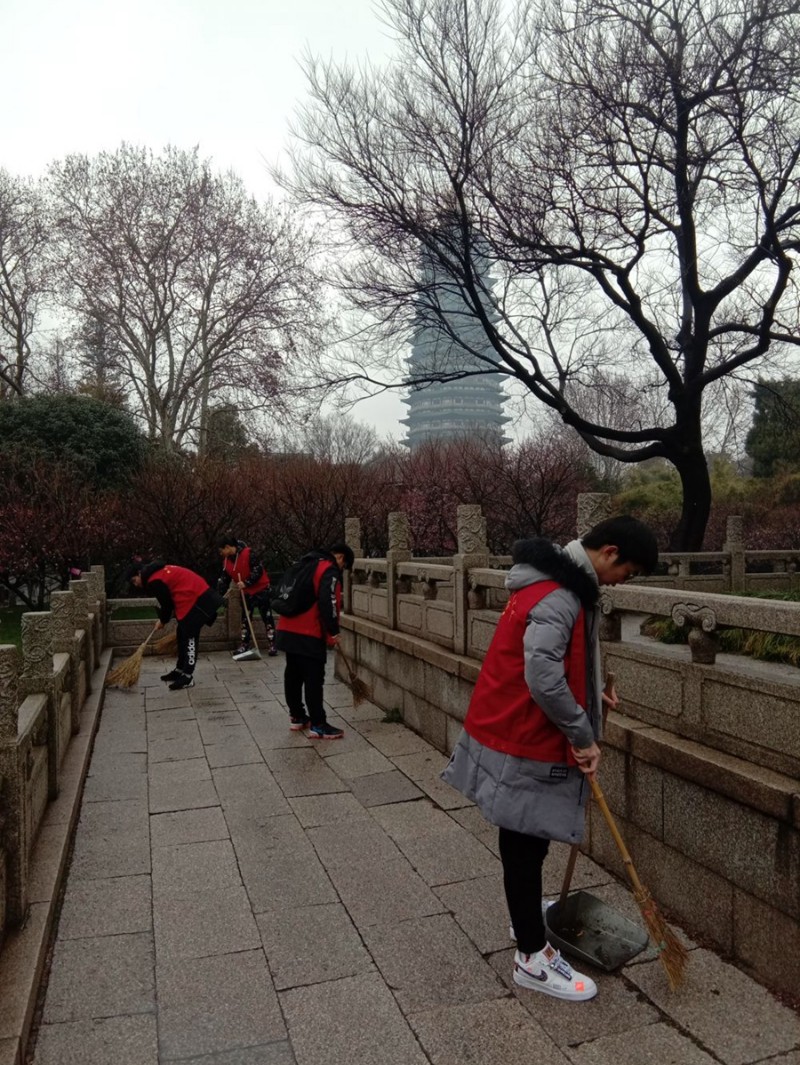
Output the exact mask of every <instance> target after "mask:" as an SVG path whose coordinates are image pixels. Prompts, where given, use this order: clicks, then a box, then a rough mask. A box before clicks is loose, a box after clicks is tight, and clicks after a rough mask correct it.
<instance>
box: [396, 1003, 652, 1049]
mask: <svg viewBox="0 0 800 1065" xmlns="http://www.w3.org/2000/svg"><path fill="white" fill-rule="evenodd" d="M409 1022H410V1024H411V1027H412V1028H413V1029H414V1031H415V1032H416V1034H417V1038H418V1039H419V1041H420V1043H421V1044H422V1047H423V1049H424V1050H425V1052H426V1054H427V1055H428V1059H429V1060H430V1061H431V1062H433V1065H464V1063H465V1062H475V1063H476V1065H478V1063H480V1065H509V1063H510V1062H532V1061H537V1062H538V1061H546V1062H548V1065H569V1059H568V1058H567V1057H565V1056H564V1054H563V1053H562V1052H561V1051H560V1050H559V1049H558V1047H556V1046H555V1044H554V1043H552V1042H551V1041H550V1039H548V1037H547V1035H546V1034H545V1032H544V1031H543V1029H542V1028H541V1027H540V1026H539V1025H538V1024H537V1023H536V1021H534V1019H533V1018H532V1017H531V1015H530V1014H529V1013H527V1012H526V1011H525V1010H524V1009H523V1008H522V1006H520V1004H519V1003H518V1002H515V1001H514V1000H513V999H510V998H506V999H498V1000H496V1001H493V1002H479V1003H471V1004H469V1005H467V1006H449V1007H442V1008H440V1009H435V1010H427V1011H421V1012H419V1013H414V1014H412V1015H411V1017H409ZM620 1062H625V1065H629V1062H628V1061H627V1060H626V1059H625V1058H624V1057H620V1058H618V1059H617V1063H616V1065H619V1063H620ZM609 1065H610V1063H609ZM661 1065H664V1062H663V1061H662V1063H661Z"/></svg>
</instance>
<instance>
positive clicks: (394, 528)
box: [386, 510, 411, 629]
mask: <svg viewBox="0 0 800 1065" xmlns="http://www.w3.org/2000/svg"><path fill="white" fill-rule="evenodd" d="M410 558H411V528H410V526H409V524H408V515H407V514H405V513H403V511H401V510H393V511H392V512H391V513H390V514H389V550H388V551H387V552H386V618H387V624H388V626H389V628H390V629H396V628H397V587H396V585H397V563H398V562H408V560H409V559H410Z"/></svg>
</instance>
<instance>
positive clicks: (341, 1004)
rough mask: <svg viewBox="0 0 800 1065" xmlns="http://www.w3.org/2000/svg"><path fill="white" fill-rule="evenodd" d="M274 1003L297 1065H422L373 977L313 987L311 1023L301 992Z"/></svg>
mask: <svg viewBox="0 0 800 1065" xmlns="http://www.w3.org/2000/svg"><path fill="white" fill-rule="evenodd" d="M280 1001H281V1006H282V1008H283V1012H284V1015H285V1017H286V1023H287V1026H288V1029H289V1039H290V1041H291V1044H292V1047H293V1048H294V1052H295V1057H296V1059H297V1063H298V1065H342V1063H343V1062H352V1063H353V1065H356V1063H357V1065H427V1058H426V1057H425V1055H424V1054H423V1053H422V1050H421V1049H420V1047H419V1044H418V1043H417V1041H416V1040H415V1038H414V1035H413V1033H412V1032H411V1029H410V1028H409V1026H408V1023H407V1021H406V1019H405V1018H404V1017H403V1015H402V1013H401V1012H400V1009H399V1007H398V1005H397V1002H396V1001H395V999H394V996H393V995H392V993H391V991H390V990H389V988H388V987H387V986H386V984H385V983H384V981H383V980H382V979H381V977H380V975H379V974H378V973H367V974H365V975H363V976H356V977H350V978H348V979H344V980H333V981H331V982H329V983H325V984H318V985H317V986H316V987H315V988H314V1021H313V1023H310V1022H309V1004H308V991H307V990H306V989H305V988H297V989H296V990H292V991H283V992H281V993H280ZM476 1060H477V1059H476ZM459 1065H463V1062H462V1063H459Z"/></svg>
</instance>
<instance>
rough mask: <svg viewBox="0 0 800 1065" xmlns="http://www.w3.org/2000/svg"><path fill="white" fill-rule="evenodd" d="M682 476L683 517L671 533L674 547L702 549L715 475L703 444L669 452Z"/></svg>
mask: <svg viewBox="0 0 800 1065" xmlns="http://www.w3.org/2000/svg"><path fill="white" fill-rule="evenodd" d="M668 458H669V460H670V461H671V462H672V463H673V464H674V466H675V468H676V469H677V471H678V475H679V476H680V479H681V488H682V490H683V506H682V509H681V517H680V521H679V522H678V524H677V526H676V527H675V529H674V531H673V533H672V536H671V537H670V542H669V549H670V550H671V551H702V549H703V538H704V537H705V534H706V526H707V525H708V517H709V514H710V512H711V478H710V477H709V474H708V463H707V462H706V456H705V454H704V453H703V448H702V447H701V446H696V447H692V448H686V447H684V448H681V450H680V452H679V453H678V454H676V455H669V456H668Z"/></svg>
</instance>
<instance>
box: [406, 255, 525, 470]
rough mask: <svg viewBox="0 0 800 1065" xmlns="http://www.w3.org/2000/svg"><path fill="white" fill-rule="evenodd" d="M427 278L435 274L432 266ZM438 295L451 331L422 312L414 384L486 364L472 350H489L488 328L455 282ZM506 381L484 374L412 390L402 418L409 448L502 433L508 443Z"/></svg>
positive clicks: (414, 344)
mask: <svg viewBox="0 0 800 1065" xmlns="http://www.w3.org/2000/svg"><path fill="white" fill-rule="evenodd" d="M427 274H428V276H429V277H430V276H432V274H433V271H432V269H431V268H430V267H429V268H428V269H427ZM437 295H438V300H439V304H440V306H441V309H442V311H443V313H444V314H445V315H446V318H447V323H448V326H449V330H447V329H445V328H444V327H443V326H442V325H441V323H437V322H436V321H434V320H433V315H432V314H431V313H430V312H428V313H427V314H426V313H425V312H423V311H422V310H420V311H418V313H417V322H416V325H415V328H414V332H413V334H412V337H411V355H410V356H409V359H408V370H409V380H410V381H415V380H420V379H424V378H425V377H431V376H435V375H441V376H446V375H449V374H455V373H458V372H459V371H463V370H471V369H473V368H475V369H480V368H481V366H482V365H483V364H482V363H481V361H480V360H479V359H478V358H477V357H476V356H475V355H474V354H473V351H478V352H479V351H481V350H487V349H488V348H489V342H488V340H487V338H486V334H485V333H484V331H483V328H482V327H481V325H480V323H479V322H478V321H476V319H475V316H474V314H472V312H471V311H470V310H469V308H468V307H467V305H466V303H465V302H464V300H463V298H462V296H461V294H460V293H459V292H458V290H457V289H456V287H455V286H454V285H453V284H452V282H451V283H447V282H444V283H442V284H441V285H440V286H439V287H438V290H437ZM451 332H452V333H453V334H455V336H457V337H458V340H455V339H454V338H453V336H451V335H450V334H451ZM459 341H460V342H461V343H459ZM462 344H466V345H467V347H463V346H462ZM468 349H472V350H468ZM503 377H504V375H503V374H500V373H490V374H486V373H484V374H477V375H474V376H470V377H461V378H456V379H453V380H439V381H436V382H435V383H434V384H430V385H426V386H425V387H423V388H417V389H415V388H413V387H412V390H411V391H410V392H409V394H408V395H407V396H406V397H405V398H404V399H403V402H404V403H405V404H406V406H407V407H408V416H407V417H406V418H401V419H400V420H401V422H402V423H403V424H404V425H406V426H407V437H406V440H405V443H406V444H407V445H408V447H410V448H412V449H413V448H415V447H418V446H419V445H420V444H424V443H425V442H426V441H428V440H434V439H452V438H453V437H459V436H463V435H465V434H467V433H477V432H480V433H487V432H497V433H498V434H499V435H500V436H501V438H502V440H503V442H504V443H505V442H506V441H507V439H508V438H507V437H506V436H505V435H504V434H503V426H504V425H505V424H506V422H508V421H509V420H510V419H509V418H507V417H506V416H505V415H504V414H503V403H504V402H505V398H506V397H505V394H504V392H503Z"/></svg>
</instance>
